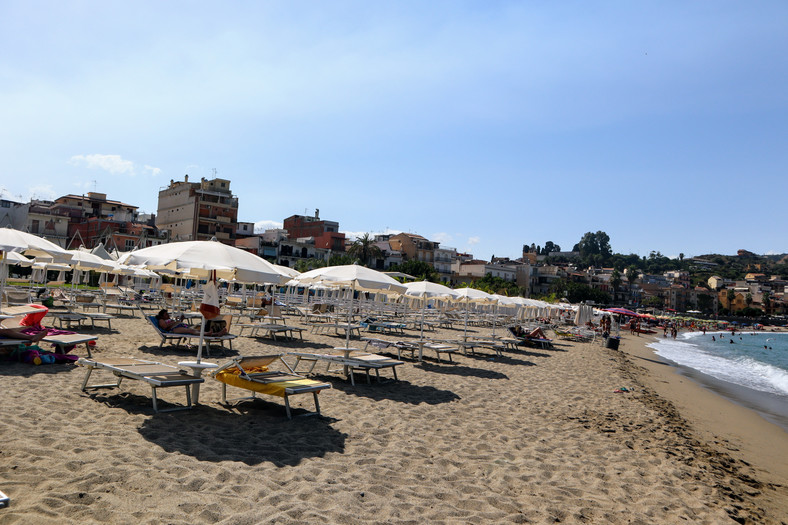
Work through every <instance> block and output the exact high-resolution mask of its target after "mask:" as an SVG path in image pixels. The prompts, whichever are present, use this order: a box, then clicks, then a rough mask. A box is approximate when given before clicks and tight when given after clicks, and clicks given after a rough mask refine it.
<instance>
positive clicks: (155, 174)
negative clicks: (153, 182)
mask: <svg viewBox="0 0 788 525" xmlns="http://www.w3.org/2000/svg"><path fill="white" fill-rule="evenodd" d="M143 171H144V172H145V173H146V174H150V175H152V176H153V177H158V176H159V175H161V168H154V167H153V166H148V165H147V164H146V165H145V167H144V168H143Z"/></svg>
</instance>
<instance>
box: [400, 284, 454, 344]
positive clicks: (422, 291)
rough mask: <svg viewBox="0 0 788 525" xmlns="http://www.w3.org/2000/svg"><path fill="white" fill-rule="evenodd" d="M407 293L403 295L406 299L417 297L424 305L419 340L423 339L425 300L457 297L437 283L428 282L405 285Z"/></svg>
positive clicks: (446, 287) (452, 291)
mask: <svg viewBox="0 0 788 525" xmlns="http://www.w3.org/2000/svg"><path fill="white" fill-rule="evenodd" d="M404 286H405V288H407V291H406V292H405V295H406V296H408V297H417V298H419V299H421V300H422V301H423V302H424V304H423V305H422V308H421V331H420V332H419V339H422V340H423V339H424V315H425V312H426V310H427V299H430V298H432V299H454V298H456V297H457V292H455V291H454V290H452V289H451V288H449V287H448V286H444V285H442V284H439V283H432V282H429V281H417V282H413V283H405V284H404Z"/></svg>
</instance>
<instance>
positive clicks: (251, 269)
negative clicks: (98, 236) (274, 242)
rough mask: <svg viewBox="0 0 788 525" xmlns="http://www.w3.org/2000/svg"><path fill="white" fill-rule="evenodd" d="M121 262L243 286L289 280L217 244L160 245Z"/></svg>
mask: <svg viewBox="0 0 788 525" xmlns="http://www.w3.org/2000/svg"><path fill="white" fill-rule="evenodd" d="M118 262H120V263H122V264H126V265H136V266H143V267H145V268H147V269H148V270H153V271H156V270H169V271H174V272H181V273H182V274H184V275H186V276H189V277H195V278H199V279H205V278H207V277H209V274H210V272H211V271H215V272H216V277H217V278H219V279H226V280H228V281H231V280H233V279H234V280H236V281H238V282H243V283H260V284H263V283H267V284H271V283H274V284H280V283H282V282H284V281H286V280H287V279H288V277H287V276H286V275H284V274H283V273H282V272H281V271H279V270H277V269H276V268H275V267H274V265H273V264H271V263H269V262H268V261H266V260H265V259H263V258H262V257H258V256H257V255H255V254H253V253H250V252H247V251H244V250H241V249H239V248H236V247H234V246H229V245H227V244H222V243H220V242H219V241H216V240H210V241H182V242H172V243H169V244H159V245H157V246H150V247H148V248H143V249H141V250H134V251H132V252H128V253H126V254H124V256H123V257H122V258H121V259H119V260H118Z"/></svg>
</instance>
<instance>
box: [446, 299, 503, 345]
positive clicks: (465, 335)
mask: <svg viewBox="0 0 788 525" xmlns="http://www.w3.org/2000/svg"><path fill="white" fill-rule="evenodd" d="M454 291H455V292H456V293H457V299H456V300H458V301H463V302H464V303H465V326H464V328H463V333H462V338H463V341H467V340H468V305H469V303H480V304H493V303H495V302H496V301H497V299H495V297H493V296H492V295H491V294H488V293H487V292H484V291H482V290H477V289H476V288H455V289H454Z"/></svg>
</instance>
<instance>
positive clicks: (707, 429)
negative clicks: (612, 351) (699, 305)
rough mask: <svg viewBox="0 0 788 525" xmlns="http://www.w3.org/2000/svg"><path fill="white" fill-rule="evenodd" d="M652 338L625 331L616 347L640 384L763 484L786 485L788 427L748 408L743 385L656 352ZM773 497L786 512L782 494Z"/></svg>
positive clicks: (786, 505)
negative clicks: (651, 344)
mask: <svg viewBox="0 0 788 525" xmlns="http://www.w3.org/2000/svg"><path fill="white" fill-rule="evenodd" d="M656 340H659V338H658V337H653V336H648V337H635V336H631V335H626V336H622V341H621V345H620V347H619V349H620V350H621V351H623V352H624V353H625V354H627V356H628V357H629V359H630V360H631V363H632V364H633V365H635V367H636V370H637V371H638V372H639V373H638V378H639V379H640V380H641V381H643V383H644V385H646V386H647V387H649V388H651V389H653V390H654V391H655V392H656V394H657V395H658V396H660V397H662V398H664V399H665V400H667V401H669V402H670V403H672V404H673V405H674V406H675V407H676V409H677V410H678V412H679V413H680V414H681V415H682V417H683V418H685V419H686V420H687V421H688V424H689V425H690V426H691V428H692V430H693V431H694V432H695V433H697V435H698V437H699V438H700V439H701V440H703V441H705V442H706V443H708V444H710V445H713V446H715V447H718V448H719V449H720V450H721V451H723V452H724V453H725V454H728V455H730V456H731V457H732V458H734V459H736V460H737V461H738V462H739V463H740V464H741V465H743V466H744V467H745V469H750V470H751V472H750V474H751V475H752V476H753V477H755V478H756V479H758V480H760V481H762V482H764V483H766V484H774V485H779V486H782V487H785V486H786V485H788V431H787V430H786V429H784V428H783V427H782V426H780V425H778V424H777V423H776V422H774V421H770V420H768V419H767V418H766V417H765V416H764V415H763V414H762V413H761V412H759V411H758V410H755V409H754V408H752V404H751V402H750V401H748V397H749V396H751V395H752V394H750V393H748V392H746V391H745V390H746V389H743V388H741V387H738V388H737V387H736V385H729V384H727V383H726V384H725V385H722V381H718V380H716V379H714V378H711V377H709V376H705V375H704V374H700V373H699V372H697V371H695V370H692V369H688V368H686V367H683V366H680V365H677V364H676V363H674V362H672V361H670V360H668V359H665V358H663V357H661V356H659V355H657V354H656V353H655V350H654V349H653V348H650V347H648V346H647V345H648V344H650V343H653V342H655V341H656ZM701 376H703V377H701ZM734 400H735V401H734ZM748 405H750V406H748ZM772 503H773V504H775V505H777V506H778V508H779V509H782V511H781V512H783V514H782V515H783V516H788V502H787V501H785V499H784V498H782V499H780V498H775V499H773V500H772Z"/></svg>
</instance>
